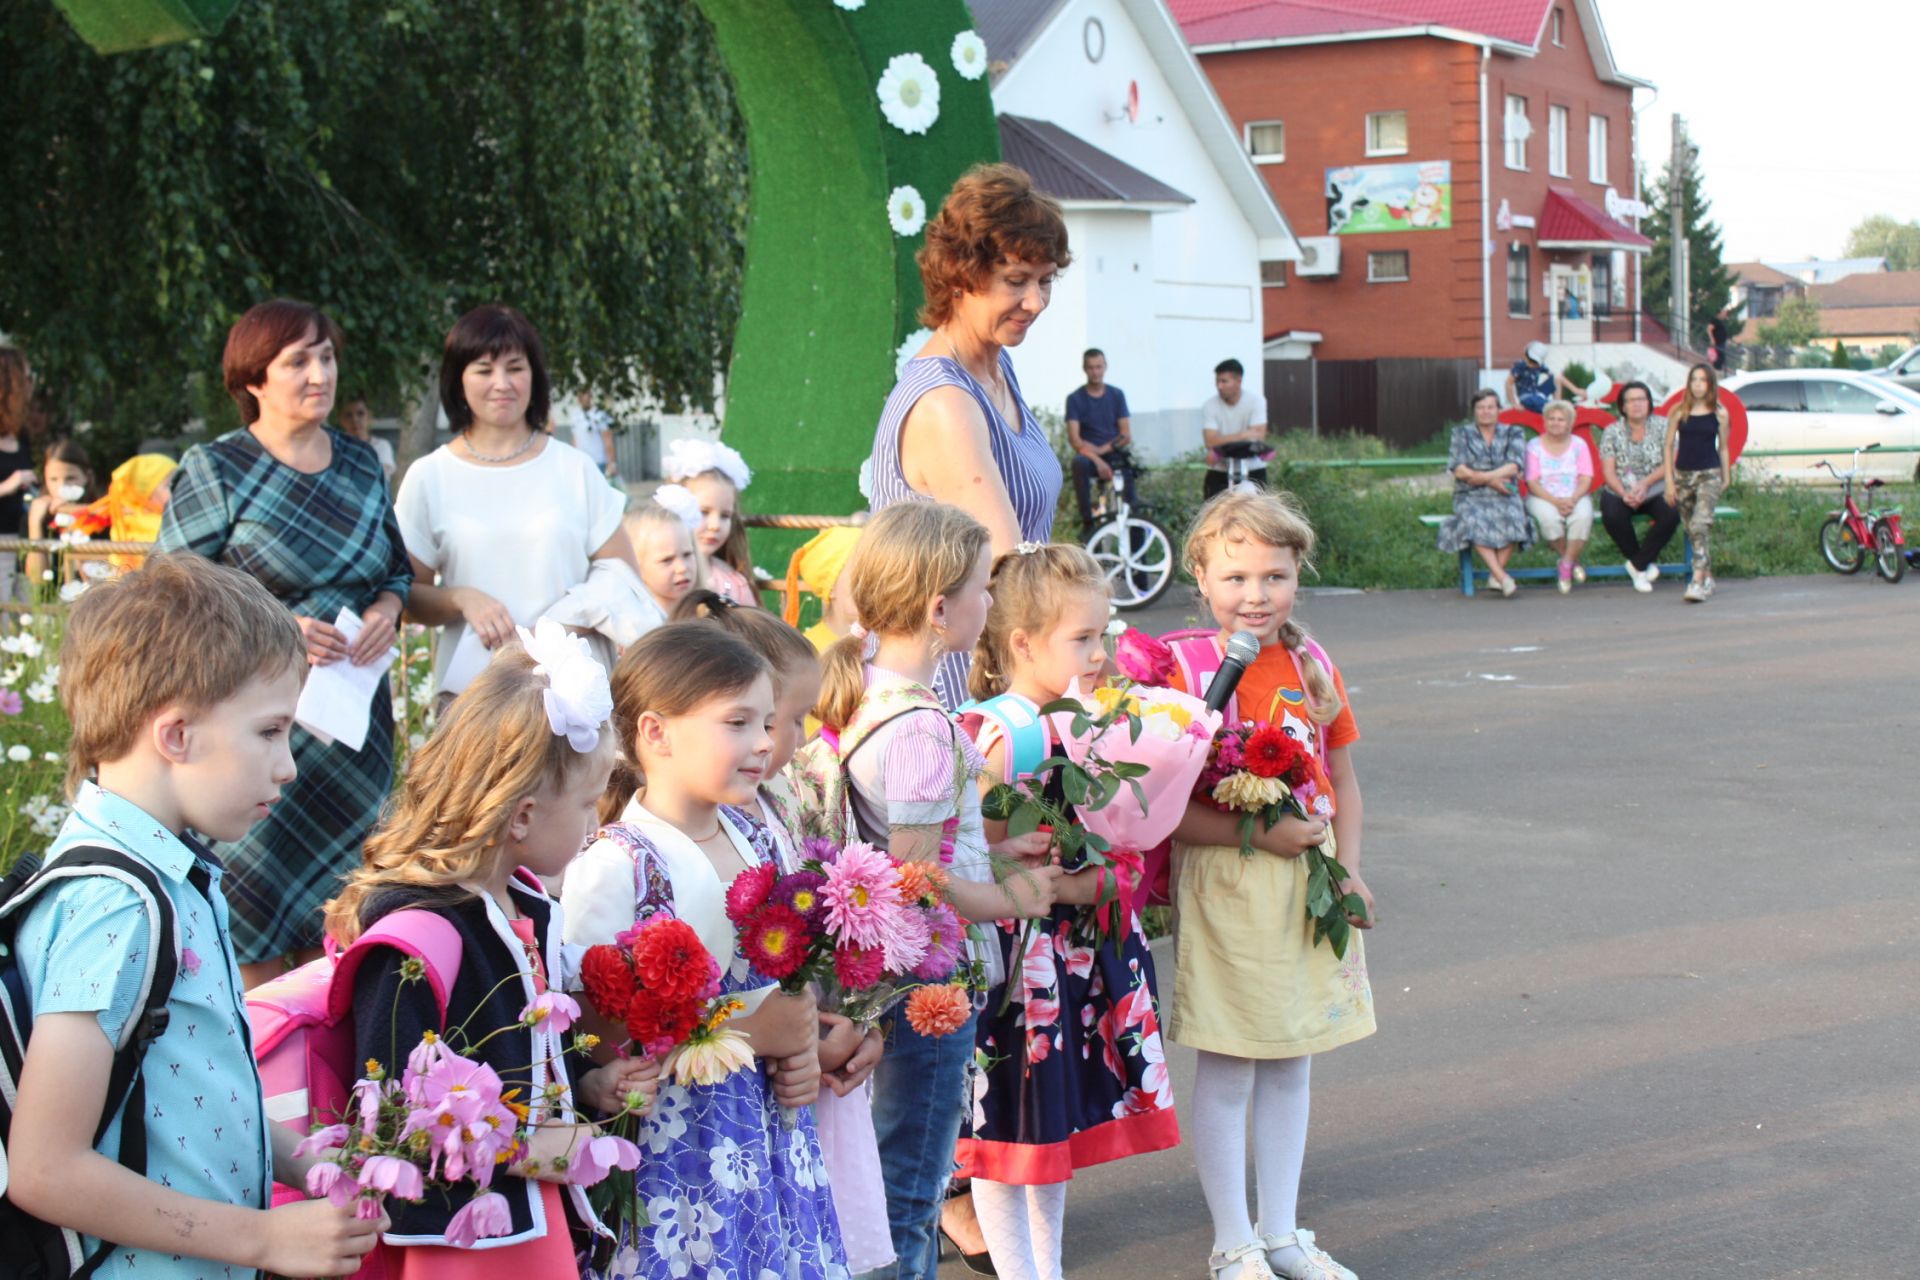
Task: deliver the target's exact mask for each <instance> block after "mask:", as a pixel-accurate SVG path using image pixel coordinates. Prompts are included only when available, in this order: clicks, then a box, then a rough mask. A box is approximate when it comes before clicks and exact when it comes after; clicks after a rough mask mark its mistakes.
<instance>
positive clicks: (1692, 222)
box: [1640, 150, 1739, 344]
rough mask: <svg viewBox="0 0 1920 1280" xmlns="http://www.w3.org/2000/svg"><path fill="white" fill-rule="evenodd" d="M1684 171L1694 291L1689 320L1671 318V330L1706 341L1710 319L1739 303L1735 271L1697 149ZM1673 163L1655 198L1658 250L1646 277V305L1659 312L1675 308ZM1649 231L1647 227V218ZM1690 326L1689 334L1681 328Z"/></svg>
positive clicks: (1731, 320) (1654, 230) (1643, 289)
mask: <svg viewBox="0 0 1920 1280" xmlns="http://www.w3.org/2000/svg"><path fill="white" fill-rule="evenodd" d="M1685 163H1686V168H1685V170H1684V172H1683V173H1682V174H1681V191H1682V194H1683V197H1684V199H1685V202H1686V238H1687V250H1688V268H1689V275H1688V279H1689V281H1690V286H1689V292H1688V315H1687V317H1686V321H1685V324H1684V325H1682V324H1680V323H1677V322H1671V321H1670V322H1669V324H1668V328H1669V329H1672V330H1673V331H1674V337H1675V338H1676V339H1682V340H1686V339H1690V340H1692V341H1693V342H1696V343H1700V344H1704V343H1705V341H1706V336H1705V335H1706V329H1707V322H1708V321H1709V320H1711V319H1713V318H1714V317H1715V316H1716V315H1719V314H1720V312H1721V311H1723V310H1725V309H1726V308H1727V306H1728V304H1730V303H1731V302H1732V301H1733V273H1732V272H1730V271H1728V270H1727V268H1726V264H1725V262H1724V261H1723V254H1724V252H1725V245H1724V242H1723V239H1722V236H1721V233H1720V227H1719V224H1717V223H1715V222H1714V221H1713V219H1712V218H1711V217H1709V216H1708V215H1709V212H1710V210H1711V208H1712V206H1711V204H1710V203H1709V202H1708V200H1707V197H1706V193H1705V191H1704V189H1703V187H1702V183H1701V178H1700V158H1699V153H1698V151H1697V150H1696V151H1695V152H1694V153H1693V154H1692V155H1690V156H1689V157H1688V158H1687V159H1686V161H1685ZM1672 181H1673V161H1672V159H1669V160H1668V161H1667V165H1666V167H1665V168H1664V169H1663V170H1662V171H1661V175H1660V181H1659V183H1658V184H1657V185H1656V186H1655V187H1654V189H1653V199H1652V201H1651V202H1650V203H1651V204H1652V207H1653V214H1652V217H1651V219H1650V221H1651V223H1652V228H1651V231H1650V235H1651V237H1652V239H1653V249H1652V250H1651V251H1650V252H1649V253H1648V254H1647V263H1646V270H1645V271H1644V272H1643V273H1642V275H1641V285H1640V295H1641V297H1642V298H1644V299H1645V300H1646V301H1645V303H1644V305H1645V306H1647V307H1648V308H1649V309H1651V310H1652V311H1654V312H1655V313H1656V314H1659V315H1664V314H1666V312H1667V310H1668V308H1669V305H1670V304H1669V301H1668V300H1669V299H1670V298H1671V297H1672V294H1673V216H1672V201H1671V199H1670V198H1669V194H1668V193H1669V192H1670V191H1671V190H1672ZM1641 226H1642V228H1643V229H1645V228H1646V227H1647V223H1646V222H1644V221H1643V222H1642V223H1641ZM1683 328H1684V330H1685V333H1684V334H1683V333H1682V332H1681V330H1682V329H1683ZM1728 328H1730V329H1738V328H1739V322H1738V320H1737V319H1734V318H1732V317H1729V321H1728Z"/></svg>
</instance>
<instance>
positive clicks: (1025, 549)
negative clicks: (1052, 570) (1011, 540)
mask: <svg viewBox="0 0 1920 1280" xmlns="http://www.w3.org/2000/svg"><path fill="white" fill-rule="evenodd" d="M1046 549H1047V544H1046V543H1044V542H1023V543H1021V544H1020V545H1019V546H1017V547H1015V548H1014V549H1013V553H1014V554H1015V555H1019V556H1031V555H1037V554H1039V553H1040V552H1042V551H1045V550H1046Z"/></svg>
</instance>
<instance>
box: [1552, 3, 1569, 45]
mask: <svg viewBox="0 0 1920 1280" xmlns="http://www.w3.org/2000/svg"><path fill="white" fill-rule="evenodd" d="M1553 42H1554V43H1555V44H1557V45H1559V46H1560V47H1561V48H1563V49H1564V48H1565V47H1566V44H1567V15H1566V12H1565V11H1564V10H1562V9H1555V10H1554V11H1553Z"/></svg>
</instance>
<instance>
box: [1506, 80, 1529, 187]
mask: <svg viewBox="0 0 1920 1280" xmlns="http://www.w3.org/2000/svg"><path fill="white" fill-rule="evenodd" d="M1527 106H1528V103H1527V100H1526V98H1525V97H1523V96H1522V95H1520V94H1517V93H1510V94H1508V95H1507V101H1506V109H1505V110H1504V111H1502V112H1501V113H1500V119H1501V121H1502V129H1503V131H1504V132H1503V133H1502V135H1501V137H1502V140H1503V142H1504V150H1505V153H1506V160H1507V168H1509V169H1515V170H1518V171H1519V172H1521V173H1525V172H1526V171H1527V140H1528V138H1529V137H1531V136H1532V133H1531V131H1532V128H1533V122H1532V120H1530V119H1528V117H1527ZM1516 107H1517V108H1518V109H1517V110H1516ZM1515 120H1521V121H1525V122H1526V127H1527V130H1528V132H1527V133H1519V134H1516V132H1515V131H1514V127H1513V122H1514V121H1515Z"/></svg>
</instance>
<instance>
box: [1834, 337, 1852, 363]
mask: <svg viewBox="0 0 1920 1280" xmlns="http://www.w3.org/2000/svg"><path fill="white" fill-rule="evenodd" d="M1833 367H1834V368H1836V369H1851V368H1853V357H1852V356H1850V355H1848V354H1847V344H1846V343H1844V342H1842V341H1840V339H1838V338H1835V339H1834V340H1833Z"/></svg>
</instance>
